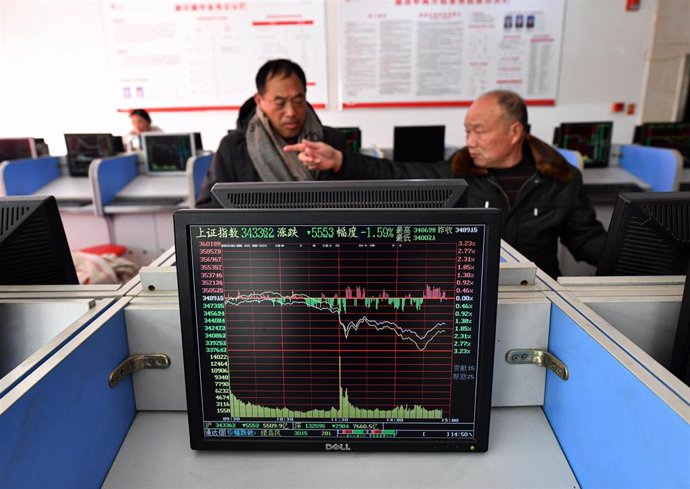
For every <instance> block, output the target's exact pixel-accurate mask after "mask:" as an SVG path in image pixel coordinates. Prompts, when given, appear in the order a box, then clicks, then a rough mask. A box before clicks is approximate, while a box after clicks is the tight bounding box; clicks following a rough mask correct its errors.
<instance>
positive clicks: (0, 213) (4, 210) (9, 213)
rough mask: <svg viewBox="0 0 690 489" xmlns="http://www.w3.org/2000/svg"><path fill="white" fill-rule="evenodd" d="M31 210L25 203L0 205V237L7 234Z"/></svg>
mask: <svg viewBox="0 0 690 489" xmlns="http://www.w3.org/2000/svg"><path fill="white" fill-rule="evenodd" d="M29 211H31V207H29V206H26V205H20V206H17V205H8V206H0V239H2V237H3V236H4V235H5V234H7V233H8V232H9V231H10V230H11V229H14V227H15V226H16V225H17V224H18V223H19V222H20V221H21V220H22V219H23V218H24V216H25V215H26V214H27V213H28V212H29Z"/></svg>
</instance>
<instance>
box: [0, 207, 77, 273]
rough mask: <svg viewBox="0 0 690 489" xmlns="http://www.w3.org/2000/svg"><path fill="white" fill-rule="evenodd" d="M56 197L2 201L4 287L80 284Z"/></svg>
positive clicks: (0, 270) (0, 233)
mask: <svg viewBox="0 0 690 489" xmlns="http://www.w3.org/2000/svg"><path fill="white" fill-rule="evenodd" d="M78 283H79V280H78V279H77V273H76V271H75V269H74V262H73V261H72V255H71V254H70V250H69V245H68V244H67V238H66V237H65V230H64V228H63V227H62V220H61V219H60V213H59V212H58V207H57V202H56V201H55V198H54V197H52V196H51V197H1V198H0V284H1V285H52V284H78Z"/></svg>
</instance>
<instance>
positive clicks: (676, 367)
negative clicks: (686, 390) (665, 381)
mask: <svg viewBox="0 0 690 489" xmlns="http://www.w3.org/2000/svg"><path fill="white" fill-rule="evenodd" d="M670 370H671V372H672V373H673V374H674V375H675V376H676V377H678V378H679V379H680V380H682V381H683V382H685V383H686V384H687V385H688V386H690V267H688V272H687V274H686V275H685V287H684V290H683V301H682V302H681V305H680V313H679V314H678V328H677V329H676V338H675V341H674V342H673V353H672V355H671V368H670Z"/></svg>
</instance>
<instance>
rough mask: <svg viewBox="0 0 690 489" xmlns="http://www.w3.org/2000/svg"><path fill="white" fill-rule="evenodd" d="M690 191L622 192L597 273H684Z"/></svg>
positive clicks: (689, 230)
mask: <svg viewBox="0 0 690 489" xmlns="http://www.w3.org/2000/svg"><path fill="white" fill-rule="evenodd" d="M689 258H690V192H644V193H633V194H620V195H619V196H618V201H617V202H616V207H615V208H614V210H613V216H612V217H611V224H610V225H609V230H608V235H607V237H606V243H605V245H604V252H603V253H602V256H601V259H600V261H599V267H598V269H597V275H684V274H685V273H686V272H687V269H688V260H689Z"/></svg>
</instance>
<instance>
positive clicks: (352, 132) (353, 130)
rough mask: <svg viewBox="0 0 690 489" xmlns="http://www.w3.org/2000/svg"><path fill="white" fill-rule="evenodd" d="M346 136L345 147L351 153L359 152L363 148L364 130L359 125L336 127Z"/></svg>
mask: <svg viewBox="0 0 690 489" xmlns="http://www.w3.org/2000/svg"><path fill="white" fill-rule="evenodd" d="M335 129H337V130H339V131H340V132H342V133H343V136H345V149H347V150H348V151H350V152H351V153H359V150H360V149H362V131H361V130H360V129H359V127H336V128H335Z"/></svg>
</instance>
